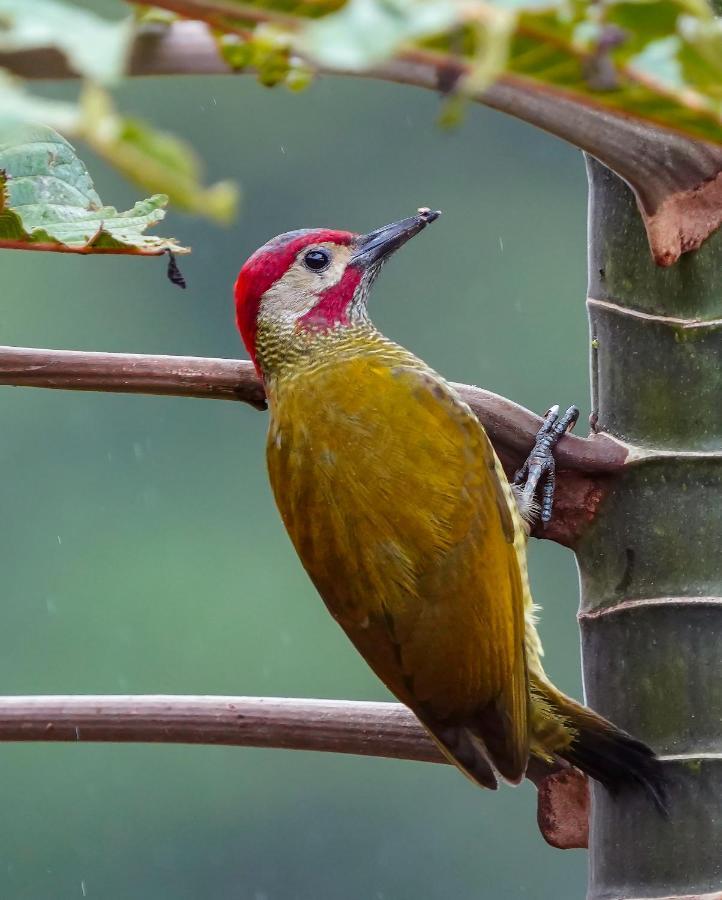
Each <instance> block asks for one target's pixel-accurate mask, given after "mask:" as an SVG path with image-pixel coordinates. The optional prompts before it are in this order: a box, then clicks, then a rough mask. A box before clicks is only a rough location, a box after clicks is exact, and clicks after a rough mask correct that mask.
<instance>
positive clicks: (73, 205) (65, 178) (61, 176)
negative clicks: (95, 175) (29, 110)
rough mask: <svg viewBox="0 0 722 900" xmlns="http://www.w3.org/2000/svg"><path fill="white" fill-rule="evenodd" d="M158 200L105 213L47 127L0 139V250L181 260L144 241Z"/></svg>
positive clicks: (158, 215) (164, 244)
mask: <svg viewBox="0 0 722 900" xmlns="http://www.w3.org/2000/svg"><path fill="white" fill-rule="evenodd" d="M167 201H168V198H167V197H165V196H163V195H162V194H156V195H155V196H153V197H150V198H148V199H147V200H141V201H139V202H138V203H136V204H135V206H134V207H133V208H132V209H130V210H127V211H126V212H118V211H117V210H116V209H115V208H114V207H112V206H103V204H102V201H101V199H100V197H99V196H98V194H97V192H96V190H95V187H94V186H93V181H92V179H91V177H90V175H89V174H88V170H87V169H86V167H85V164H84V163H83V162H82V161H81V160H80V159H79V158H78V156H77V155H76V153H75V150H74V149H73V147H72V146H71V145H70V144H69V143H68V142H67V141H66V140H65V139H64V138H63V137H61V136H60V135H59V134H58V133H57V132H56V131H54V130H53V129H52V128H48V127H47V126H29V125H19V126H15V127H14V128H12V129H10V130H8V131H6V132H4V134H3V136H2V138H1V139H0V247H11V248H14V249H36V250H40V249H42V250H55V251H65V252H70V253H102V252H104V253H130V254H152V255H157V254H159V253H163V252H165V251H166V250H171V251H173V252H175V253H187V252H188V248H186V247H181V246H180V245H178V244H177V243H176V241H175V240H173V239H172V238H160V237H156V236H153V235H147V234H145V233H144V232H145V230H146V229H147V228H148V227H149V226H151V225H155V224H157V223H158V222H160V220H161V219H162V218H163V217H164V216H165V212H164V207H165V206H166V204H167Z"/></svg>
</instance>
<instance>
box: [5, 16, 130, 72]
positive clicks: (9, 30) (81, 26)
mask: <svg viewBox="0 0 722 900" xmlns="http://www.w3.org/2000/svg"><path fill="white" fill-rule="evenodd" d="M132 37H133V17H132V16H128V17H126V18H125V19H123V20H121V21H119V22H113V21H110V20H108V19H103V18H101V17H100V16H98V15H96V14H95V13H92V12H90V11H89V10H85V9H81V8H80V7H78V6H74V5H73V4H72V3H67V2H64V0H0V51H2V52H13V51H18V50H31V49H34V48H39V47H56V48H57V49H58V50H60V51H61V52H62V53H63V54H64V55H65V57H66V58H67V60H68V63H69V64H70V66H71V67H72V68H73V69H74V70H75V71H76V72H78V74H80V75H84V76H85V77H86V78H92V79H94V80H96V81H99V82H104V83H110V82H113V81H115V80H117V79H118V78H119V77H120V76H121V75H122V73H123V69H124V67H125V61H126V58H127V55H128V52H129V50H130V43H131V40H132Z"/></svg>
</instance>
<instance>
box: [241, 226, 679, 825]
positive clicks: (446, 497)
mask: <svg viewBox="0 0 722 900" xmlns="http://www.w3.org/2000/svg"><path fill="white" fill-rule="evenodd" d="M438 215H439V213H438V212H431V211H430V210H428V209H425V208H424V209H421V210H419V212H418V214H416V215H414V216H411V217H409V218H406V219H403V220H401V221H399V222H394V223H393V224H391V225H386V226H384V227H383V228H379V229H377V230H375V231H372V232H370V233H369V234H365V235H361V234H355V233H352V232H348V231H338V230H333V229H325V228H323V229H303V230H299V231H289V232H287V233H286V234H282V235H279V236H278V237H275V238H273V239H272V240H270V241H268V243H266V244H265V245H264V246H263V247H261V248H260V249H259V250H257V251H256V252H255V253H254V254H253V255H252V256H251V257H250V258H249V259H248V261H247V262H246V263H245V264H244V266H243V268H242V269H241V271H240V274H239V276H238V279H237V281H236V285H235V301H236V319H237V324H238V328H239V330H240V333H241V336H242V339H243V341H244V343H245V346H246V348H247V350H248V352H249V354H250V356H251V359H252V360H253V362H254V364H255V366H256V369H257V371H258V373H259V375H260V377H261V378H262V380H263V383H264V385H265V389H266V394H267V397H268V406H269V412H270V424H269V430H268V441H267V462H268V471H269V475H270V481H271V485H272V488H273V493H274V495H275V499H276V503H277V505H278V508H279V511H280V513H281V517H282V519H283V522H284V524H285V527H286V529H287V531H288V534H289V536H290V538H291V541H292V542H293V545H294V547H295V549H296V552H297V553H298V556H299V557H300V560H301V562H302V564H303V566H304V568H305V569H306V571H307V573H308V575H309V576H310V578H311V580H312V581H313V583H314V585H315V587H316V588H317V590H318V592H319V594H320V595H321V597H322V598H323V600H324V602H325V604H326V606H327V607H328V609H329V611H330V613H331V615H332V616H333V617H334V618H335V619H336V621H337V622H338V623H339V625H340V626H341V627H342V628H343V630H344V631H345V632H346V634H347V635H348V637H349V638H350V639H351V641H352V643H353V644H354V645H355V647H356V648H357V650H358V651H359V652H360V653H361V655H362V656H363V657H364V658H365V660H366V661H367V663H368V664H369V665H370V666H371V668H372V669H373V671H374V672H375V673H376V675H377V676H378V677H379V678H380V679H381V680H382V681H383V682H384V684H385V685H386V686H387V687H388V688H389V690H390V691H391V692H392V693H393V694H395V695H396V697H398V699H399V700H400V701H401V702H402V703H404V704H406V705H407V706H408V707H409V708H410V709H411V710H412V711H413V712H414V713H415V714H416V716H417V717H418V718H419V720H420V721H421V723H422V724H423V725H424V727H425V728H426V729H427V730H428V732H429V734H430V735H431V737H432V738H433V739H434V741H435V742H436V743H437V744H438V746H439V747H440V749H441V750H442V752H443V753H444V754H445V755H446V757H447V758H448V759H449V760H450V761H451V762H453V763H454V764H455V765H456V766H457V767H458V768H459V769H461V770H462V771H463V772H464V773H465V774H466V775H467V776H468V777H469V778H471V779H472V780H473V781H475V782H477V783H478V784H479V785H482V786H484V787H487V788H492V789H495V788H496V787H497V783H498V779H499V778H501V779H503V780H505V781H507V782H509V783H512V784H516V783H518V782H519V781H520V780H521V779H522V778H523V776H524V774H525V771H526V768H527V763H528V760H529V756H530V754H531V755H532V756H534V757H537V758H539V759H541V760H544V761H546V762H549V763H551V762H554V761H558V759H559V758H561V759H563V760H566V761H567V762H568V763H570V764H571V765H574V766H577V767H578V768H580V769H582V770H583V771H584V772H586V773H588V774H589V775H590V776H591V777H593V778H595V779H597V780H598V781H599V782H601V783H602V784H603V785H605V786H606V787H607V788H608V789H609V790H610V791H611V792H613V793H616V792H618V791H619V789H620V788H623V787H632V786H637V787H641V788H644V789H646V791H647V792H648V794H649V795H650V796H651V798H652V799H653V800H654V801H655V803H656V804H657V805H658V806H659V807H660V808H661V809H663V808H664V782H663V779H662V774H661V764H660V762H659V760H658V759H657V757H656V756H655V755H654V753H653V752H652V750H651V749H650V748H649V747H647V746H646V745H645V744H644V743H642V742H641V741H638V740H636V739H635V738H633V737H631V736H630V735H629V734H627V733H626V732H624V731H622V730H620V729H619V728H617V727H616V726H615V725H613V724H612V723H611V722H608V721H607V720H606V719H603V718H602V717H601V716H599V715H597V714H596V713H595V712H593V711H592V710H591V709H589V708H587V707H584V706H582V705H581V704H579V703H577V702H576V701H575V700H572V699H571V698H569V697H567V696H565V695H564V694H563V693H562V692H561V691H559V690H558V689H557V688H556V687H554V685H553V684H552V683H551V682H550V681H549V679H548V678H547V676H546V675H545V673H544V669H543V667H542V663H541V655H542V648H541V643H540V640H539V636H538V634H537V630H536V625H535V621H536V620H535V614H534V609H535V607H534V604H533V601H532V596H531V591H530V587H529V580H528V576H527V563H526V543H527V538H528V534H529V521H528V520H529V517H530V515H531V514H533V507H532V506H531V505H530V504H529V502H528V501H529V492H528V491H527V492H524V491H521V490H520V491H515V490H514V488H513V486H512V485H510V484H509V481H508V480H507V478H506V476H505V474H504V471H503V469H502V467H501V464H500V462H499V459H498V458H497V456H496V454H495V452H494V449H493V447H492V446H491V443H490V441H489V439H488V437H487V435H486V432H485V431H484V428H483V427H482V425H481V424H480V422H479V420H478V419H477V418H476V416H475V415H474V414H473V413H472V411H471V410H470V408H469V407H468V406H467V405H466V404H465V403H464V402H463V401H462V400H461V398H460V397H459V396H458V394H457V393H456V392H455V391H454V389H453V388H452V387H451V386H450V385H449V383H448V382H447V381H445V380H444V378H442V377H441V376H440V375H439V374H437V373H436V372H435V371H434V370H433V369H431V368H430V367H429V366H428V365H426V363H424V362H423V361H422V360H420V359H419V358H417V357H416V356H414V355H413V354H412V353H410V352H409V351H408V350H406V349H404V348H403V347H401V346H400V345H399V344H397V343H395V342H393V341H391V340H389V339H388V338H386V337H385V336H384V335H383V334H381V333H380V332H379V331H378V329H376V328H375V327H374V325H373V324H372V322H371V320H370V318H369V315H368V311H367V303H368V297H369V291H370V289H371V286H372V284H373V283H374V281H375V279H376V276H377V275H378V273H379V270H380V269H381V267H382V266H383V264H384V263H385V262H386V260H387V259H388V258H389V257H390V256H391V254H393V253H394V251H396V250H397V249H398V248H399V247H401V246H402V245H403V244H405V243H406V242H407V241H408V240H409V239H410V238H411V237H413V236H414V235H416V234H418V233H419V232H420V231H422V230H423V229H424V228H425V227H426V225H427V224H429V223H430V222H433V221H434V220H435V219H436V218H437V217H438ZM552 420H555V415H554V414H553V415H552ZM552 420H547V422H545V426H544V428H543V429H542V431H541V432H540V440H539V442H538V444H537V448H536V450H537V451H539V449H540V448H541V450H542V451H544V450H549V449H550V447H551V445H552V443H553V441H552V440H551V439H550V437H549V432H550V429H551V430H554V429H553V428H552V426H553V425H554V421H552ZM562 430H563V429H562ZM556 433H557V434H559V433H561V432H560V430H559V429H556ZM533 456H534V454H532V457H533ZM538 456H539V454H538V453H537V457H536V462H535V463H534V464H533V465H532V466H531V468H532V469H534V470H536V473H537V477H538V474H539V465H538ZM532 457H530V459H531V458H532ZM544 508H545V510H546V512H547V514H548V512H549V510H550V503H549V497H548V496H546V497H545V503H544Z"/></svg>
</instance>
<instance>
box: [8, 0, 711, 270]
mask: <svg viewBox="0 0 722 900" xmlns="http://www.w3.org/2000/svg"><path fill="white" fill-rule="evenodd" d="M157 5H159V6H164V7H166V8H169V9H179V10H180V11H182V12H184V13H185V14H187V15H191V16H192V15H198V17H199V18H200V17H201V13H202V12H205V13H206V14H210V13H209V9H210V7H209V4H207V3H206V4H200V3H198V2H197V0H167V2H163V0H160V2H159V3H158V4H157ZM181 7H182V9H181ZM240 9H241V7H239V6H238V5H236V4H227V3H223V2H218V3H214V4H213V9H211V10H210V12H211V13H212V14H213V15H215V16H222V15H224V14H225V15H230V14H231V12H233V13H234V14H235V15H236V17H237V18H238V17H239V15H240V13H239V10H240ZM251 9H253V15H254V17H255V18H256V19H258V20H263V21H266V20H270V19H271V18H272V17H273V16H278V15H280V14H277V13H273V11H271V10H264V9H261V8H256V7H252V8H251ZM292 21H293V22H295V21H296V20H294V19H292ZM0 66H4V67H6V68H8V69H10V70H11V71H14V72H16V73H17V74H19V75H23V76H25V77H26V78H69V77H74V76H75V73H74V72H73V70H72V68H70V67H69V65H68V63H67V62H66V60H65V58H64V57H63V56H62V54H60V53H59V52H58V51H55V50H50V49H47V50H46V49H42V50H30V51H23V52H15V53H4V54H0ZM450 68H451V69H453V72H452V73H451V74H452V80H453V78H455V77H458V76H459V75H460V74H463V73H464V71H465V68H464V63H463V62H461V61H458V60H454V59H451V58H449V57H448V56H444V55H441V54H433V53H425V52H423V51H418V50H415V51H410V52H408V53H406V54H402V55H400V56H399V57H397V58H396V59H393V60H390V61H389V62H386V63H384V64H383V65H380V66H377V67H376V68H373V69H371V70H369V71H366V72H355V73H351V74H353V75H356V76H359V75H361V76H363V77H369V78H376V79H381V80H384V81H392V82H396V83H399V84H408V85H413V86H416V87H422V88H427V89H430V90H434V91H437V90H439V88H440V85H441V84H442V83H443V81H444V78H446V79H448V77H449V70H450ZM232 71H233V70H232V69H231V68H230V67H229V66H227V65H226V63H225V62H224V61H223V59H222V58H221V57H220V56H219V54H218V49H217V46H216V43H215V40H214V38H213V36H212V34H211V33H210V31H209V29H208V27H207V26H206V25H205V24H203V23H202V22H196V21H179V22H175V23H173V24H172V25H170V26H167V27H166V26H162V27H156V26H153V27H150V28H145V29H143V30H142V31H141V32H140V33H139V34H138V36H137V39H136V42H135V46H134V49H133V52H132V54H131V57H130V62H129V65H128V74H129V75H140V76H144V75H180V74H202V75H209V74H214V75H217V74H230V73H231V72H232ZM321 74H337V75H348V74H349V73H348V72H339V71H335V70H328V69H327V70H321ZM472 99H474V100H476V101H478V102H480V103H484V104H486V105H487V106H490V107H492V108H494V109H498V110H500V111H502V112H505V113H508V114H509V115H512V116H515V117H517V118H519V119H522V120H524V121H525V122H529V123H530V124H532V125H536V126H537V127H539V128H542V129H544V130H545V131H548V132H550V133H551V134H554V135H556V136H557V137H560V138H562V139H563V140H566V141H569V142H570V143H572V144H574V145H575V146H577V147H580V148H581V149H583V150H585V151H587V152H588V153H590V154H592V155H593V156H595V157H596V158H597V159H599V160H601V161H602V162H603V163H604V164H605V165H607V166H608V167H609V168H610V169H612V170H613V171H615V172H617V174H619V175H620V176H621V177H622V178H623V179H624V180H625V181H626V182H627V183H628V184H629V185H630V186H631V188H632V190H633V191H634V193H635V195H636V197H637V203H638V206H639V209H640V212H641V214H642V217H643V219H644V223H645V227H646V229H647V236H648V238H649V241H650V246H651V248H652V253H653V255H654V258H655V260H656V261H657V262H658V263H659V264H660V265H671V264H672V263H673V262H675V261H676V260H677V259H678V258H679V256H680V254H681V253H684V252H686V251H688V250H693V249H696V248H697V247H699V246H700V244H701V243H702V242H703V241H704V240H705V239H706V238H707V237H708V236H709V235H710V234H711V233H712V232H713V231H714V230H715V229H716V228H717V227H718V226H719V224H720V221H722V175H721V173H722V147H719V146H716V145H714V144H709V143H705V142H702V141H694V140H692V139H690V138H688V137H686V136H684V135H683V134H679V133H677V132H675V131H673V130H671V129H668V128H663V127H658V126H654V125H651V124H648V123H645V122H639V121H636V120H635V119H634V118H633V117H630V116H626V115H624V114H623V113H621V112H616V111H614V110H612V109H609V108H606V107H604V106H602V105H600V104H595V103H594V102H593V100H591V99H586V100H585V101H584V102H582V101H580V100H579V99H578V98H577V97H575V96H574V95H573V94H570V93H567V92H565V91H563V90H561V89H557V88H553V87H550V86H543V85H539V84H537V83H534V82H531V81H529V80H525V79H523V78H519V77H515V76H514V75H506V76H503V77H501V78H500V79H499V80H498V81H497V82H496V83H495V84H493V85H492V86H491V87H490V88H488V89H487V90H486V91H483V92H481V93H478V94H476V95H474V96H473V98H472Z"/></svg>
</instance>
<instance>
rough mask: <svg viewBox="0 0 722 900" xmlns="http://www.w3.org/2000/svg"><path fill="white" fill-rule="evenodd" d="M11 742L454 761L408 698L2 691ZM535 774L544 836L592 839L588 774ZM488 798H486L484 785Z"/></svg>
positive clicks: (561, 841)
mask: <svg viewBox="0 0 722 900" xmlns="http://www.w3.org/2000/svg"><path fill="white" fill-rule="evenodd" d="M3 741H71V742H73V743H75V742H84V741H103V742H104V741H113V742H121V743H128V742H132V743H138V742H142V743H163V744H213V745H223V746H227V747H266V748H278V749H282V750H316V751H324V752H331V753H351V754H357V755H360V756H377V757H382V758H385V759H407V760H414V761H417V762H433V763H447V762H448V760H447V759H446V757H445V756H443V755H442V753H441V752H440V751H439V749H438V748H437V746H436V744H434V742H433V741H432V740H431V738H429V736H428V734H427V733H426V731H425V729H424V728H423V727H422V726H421V724H420V723H419V721H418V719H417V718H416V717H415V716H414V715H413V713H412V712H411V711H410V710H408V709H407V708H406V707H405V706H402V705H401V704H400V703H371V702H361V701H355V700H305V699H304V700H296V699H291V698H285V697H198V696H177V695H175V696H174V695H171V696H168V695H147V696H86V697H74V696H51V697H39V696H36V697H1V698H0V742H3ZM557 776H562V777H558V778H557ZM527 777H528V778H529V779H530V780H531V781H533V782H534V784H536V785H537V787H538V788H539V794H538V802H539V808H538V815H537V818H538V822H539V828H540V830H541V833H542V835H543V836H544V838H545V839H546V840H547V841H548V842H549V843H550V844H551V845H552V846H553V847H558V848H560V849H570V848H576V847H584V846H586V841H587V835H588V826H587V821H588V801H587V799H586V798H587V788H586V779H585V778H584V776H583V775H582V774H581V773H579V772H577V771H576V770H572V769H569V768H568V767H567V766H566V764H564V765H561V766H560V767H558V768H557V767H553V766H546V765H545V764H544V763H542V762H539V761H537V760H532V761H531V763H530V766H529V771H528V772H527ZM552 779H556V780H552ZM479 800H480V802H483V796H482V795H481V794H480V796H479Z"/></svg>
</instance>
